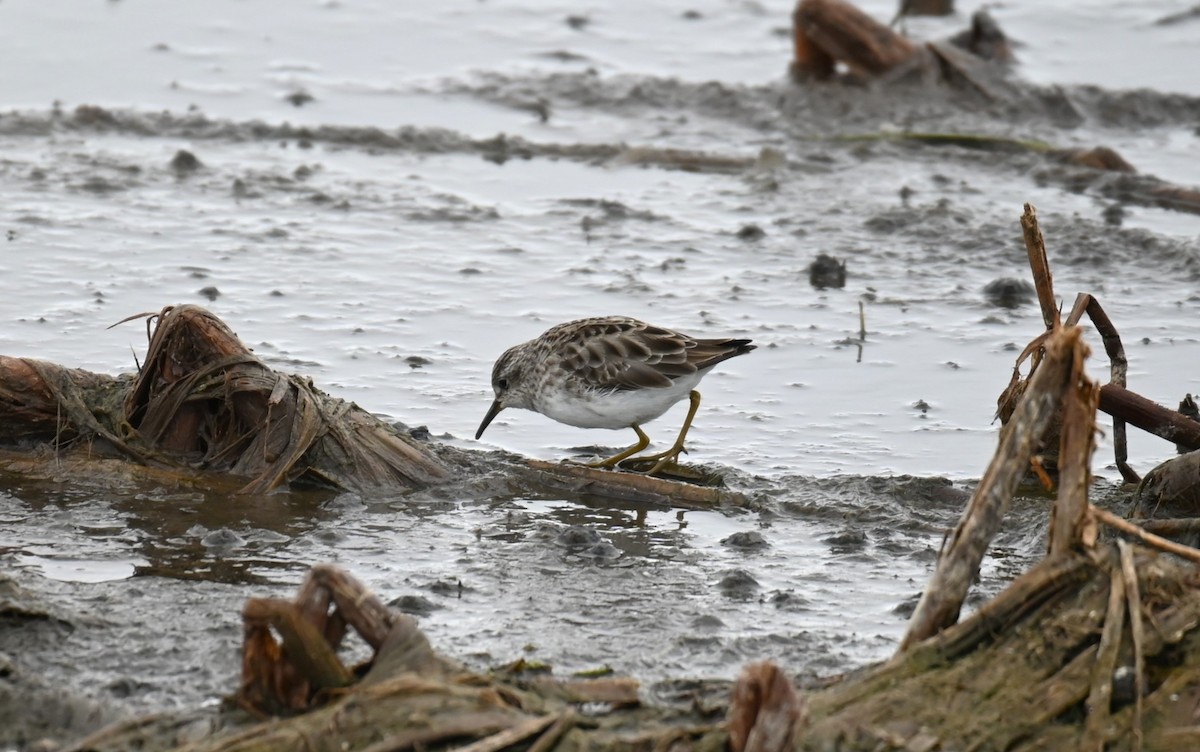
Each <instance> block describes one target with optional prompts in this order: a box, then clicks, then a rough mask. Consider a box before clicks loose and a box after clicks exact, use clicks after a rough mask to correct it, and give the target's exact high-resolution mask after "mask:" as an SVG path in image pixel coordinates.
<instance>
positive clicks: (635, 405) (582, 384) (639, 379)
mask: <svg viewBox="0 0 1200 752" xmlns="http://www.w3.org/2000/svg"><path fill="white" fill-rule="evenodd" d="M753 349H754V345H752V344H750V340H748V339H696V338H693V337H690V336H688V335H686V334H681V333H680V332H676V331H672V330H670V329H665V328H662V327H658V326H653V325H651V324H646V323H644V322H641V321H638V320H637V319H632V318H629V317H626V316H604V317H599V318H590V319H580V320H578V321H569V322H567V323H565V324H559V325H558V326H555V327H551V328H550V329H549V330H547V331H546V332H545V333H544V334H542V335H541V336H540V337H537V338H536V339H532V340H530V341H529V342H525V343H522V344H520V345H517V346H515V347H512V348H510V349H509V350H508V351H507V352H505V353H504V354H503V355H501V356H500V358H499V359H497V361H496V365H495V367H494V368H493V369H492V388H493V390H494V391H495V393H496V399H495V401H494V402H493V403H492V406H491V409H490V410H488V413H487V415H486V416H485V417H484V419H483V422H482V423H481V424H480V426H479V430H478V432H476V434H475V438H476V439H478V438H479V437H480V436H482V435H483V431H484V429H486V428H487V427H488V424H489V423H491V422H492V419H493V418H495V417H496V415H497V414H498V413H499V412H500V411H501V410H503V409H504V408H506V407H515V408H522V409H526V410H533V411H535V412H539V413H541V414H543V415H545V416H547V417H549V418H553V419H554V420H557V421H558V422H560V423H566V424H567V425H572V426H578V427H580V428H613V429H616V428H632V429H633V430H634V431H635V432H636V433H637V434H638V443H637V444H635V445H634V446H633V447H630V448H629V449H627V450H625V451H623V452H620V453H618V454H617V455H615V456H613V457H610V458H608V459H607V460H604V461H603V462H601V463H598V464H599V465H602V466H606V467H611V466H613V465H616V464H618V463H620V462H621V461H623V460H625V459H626V458H629V457H631V456H632V455H633V454H635V453H637V452H639V451H641V450H642V449H644V448H645V447H646V446H647V445H648V444H649V441H650V440H649V439H648V438H647V437H646V435H645V433H644V432H643V431H642V430H641V425H642V424H643V423H646V422H649V421H651V420H654V419H655V418H657V417H659V416H660V415H662V414H663V413H664V412H666V411H667V410H668V409H669V408H670V407H671V406H672V405H674V404H675V403H676V402H678V401H680V400H681V399H683V398H684V397H689V398H690V400H691V403H692V406H691V410H690V411H689V413H688V417H687V419H686V420H685V421H684V424H683V429H682V430H681V431H680V433H679V438H678V439H677V440H676V442H675V444H674V445H673V446H672V447H671V449H669V450H667V451H666V452H663V453H661V454H658V455H652V456H649V457H639V458H637V459H638V460H650V459H653V460H655V465H654V468H653V469H652V470H651V472H657V471H658V470H659V469H661V467H662V466H663V465H665V464H666V463H667V462H669V461H670V460H673V459H674V458H675V457H676V456H678V455H679V453H680V452H681V451H683V439H684V437H685V436H686V434H687V431H688V428H689V427H690V425H691V421H692V418H693V417H694V416H695V412H696V409H697V408H698V407H699V404H700V394H699V393H698V392H696V391H694V387H695V386H696V385H697V384H698V383H699V382H700V379H702V378H703V377H704V375H705V374H706V373H708V371H709V370H710V369H712V367H713V366H715V365H717V364H718V363H720V362H721V361H723V360H728V359H729V358H732V357H736V356H738V355H743V354H745V353H748V352H750V351H751V350H753Z"/></svg>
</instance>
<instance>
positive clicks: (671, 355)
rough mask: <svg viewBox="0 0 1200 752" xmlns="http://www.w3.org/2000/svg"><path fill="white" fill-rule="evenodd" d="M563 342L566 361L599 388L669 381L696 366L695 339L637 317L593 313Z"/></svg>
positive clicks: (576, 373)
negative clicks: (647, 322)
mask: <svg viewBox="0 0 1200 752" xmlns="http://www.w3.org/2000/svg"><path fill="white" fill-rule="evenodd" d="M580 324H582V325H578V326H576V327H574V328H573V330H572V332H571V336H569V338H567V339H566V340H565V341H564V342H563V343H562V345H561V352H563V353H564V355H563V357H562V361H561V365H562V367H563V368H564V369H566V370H567V371H569V372H570V373H571V374H572V375H573V376H574V377H575V378H577V379H579V380H580V381H582V382H583V383H584V384H586V385H587V386H590V387H592V388H594V389H645V388H654V387H660V388H661V387H668V386H671V383H672V381H673V380H674V379H676V378H679V377H680V376H686V375H689V374H693V373H695V372H696V370H697V366H696V364H695V363H694V362H693V358H692V357H691V353H692V350H693V349H694V348H695V347H696V344H697V343H696V341H695V340H693V339H692V338H691V337H688V336H686V335H683V334H680V333H679V332H673V331H671V330H670V329H663V328H662V327H657V326H651V325H650V324H645V323H642V322H641V321H637V320H635V319H629V318H624V317H608V318H599V319H589V320H587V321H585V322H580Z"/></svg>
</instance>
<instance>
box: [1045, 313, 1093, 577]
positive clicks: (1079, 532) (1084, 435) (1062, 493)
mask: <svg viewBox="0 0 1200 752" xmlns="http://www.w3.org/2000/svg"><path fill="white" fill-rule="evenodd" d="M1071 331H1079V330H1078V329H1077V328H1072V330H1071ZM1087 354H1088V352H1087V347H1086V346H1085V345H1083V343H1082V342H1080V344H1079V345H1078V346H1076V347H1074V348H1072V350H1071V356H1072V357H1071V374H1070V376H1069V381H1068V384H1069V386H1068V387H1067V389H1066V391H1065V393H1064V394H1063V403H1064V404H1063V421H1062V434H1061V441H1060V449H1059V456H1058V466H1059V482H1058V499H1057V501H1055V503H1054V508H1053V509H1052V510H1051V512H1050V555H1051V556H1061V555H1062V554H1065V553H1067V552H1068V551H1070V550H1072V549H1073V548H1075V547H1076V546H1078V545H1080V544H1081V543H1082V542H1083V533H1084V527H1085V523H1086V522H1087V508H1088V484H1089V483H1090V482H1091V475H1092V474H1091V465H1092V452H1094V451H1095V449H1096V404H1097V403H1098V402H1099V401H1100V391H1099V389H1098V387H1097V386H1096V384H1095V382H1093V381H1092V380H1091V379H1089V378H1088V377H1087V376H1086V375H1085V374H1084V372H1083V361H1084V358H1086V357H1087Z"/></svg>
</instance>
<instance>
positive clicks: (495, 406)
mask: <svg viewBox="0 0 1200 752" xmlns="http://www.w3.org/2000/svg"><path fill="white" fill-rule="evenodd" d="M503 409H504V405H501V404H500V400H495V401H493V402H492V406H491V407H489V408H488V411H487V415H485V416H483V422H482V423H480V424H479V430H478V431H476V432H475V440H476V441H479V437H480V436H482V435H483V430H484V429H485V428H487V427H488V424H489V423H491V422H492V419H493V418H495V417H496V416H497V415H499V414H500V411H501V410H503Z"/></svg>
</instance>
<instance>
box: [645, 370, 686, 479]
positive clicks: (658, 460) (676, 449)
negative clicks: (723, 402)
mask: <svg viewBox="0 0 1200 752" xmlns="http://www.w3.org/2000/svg"><path fill="white" fill-rule="evenodd" d="M688 402H689V403H690V407H688V414H687V417H686V418H684V419H683V428H680V429H679V436H678V438H676V439H675V443H674V444H672V445H671V448H670V449H668V450H667V451H665V452H659V453H658V454H647V455H646V456H644V457H634V458H632V459H630V460H629V462H630V463H636V464H638V465H648V464H650V463H651V462H653V463H654V466H653V467H651V468H650V469H649V470H647V471H646V474H647V475H654V474H655V473H657V472H658V471H659V470H662V469H663V468H664V467H666V466H667V465H668V464H670V463H672V462H675V461H676V460H677V459H678V457H679V455H680V453H682V452H685V451H687V450H685V449H684V448H683V440H684V438H686V437H687V432H688V431H689V430H690V429H691V427H692V419H693V418H695V417H696V411H697V410H699V409H700V392H697V391H696V390H694V389H693V390H692V393H691V394H689V395H688Z"/></svg>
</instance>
